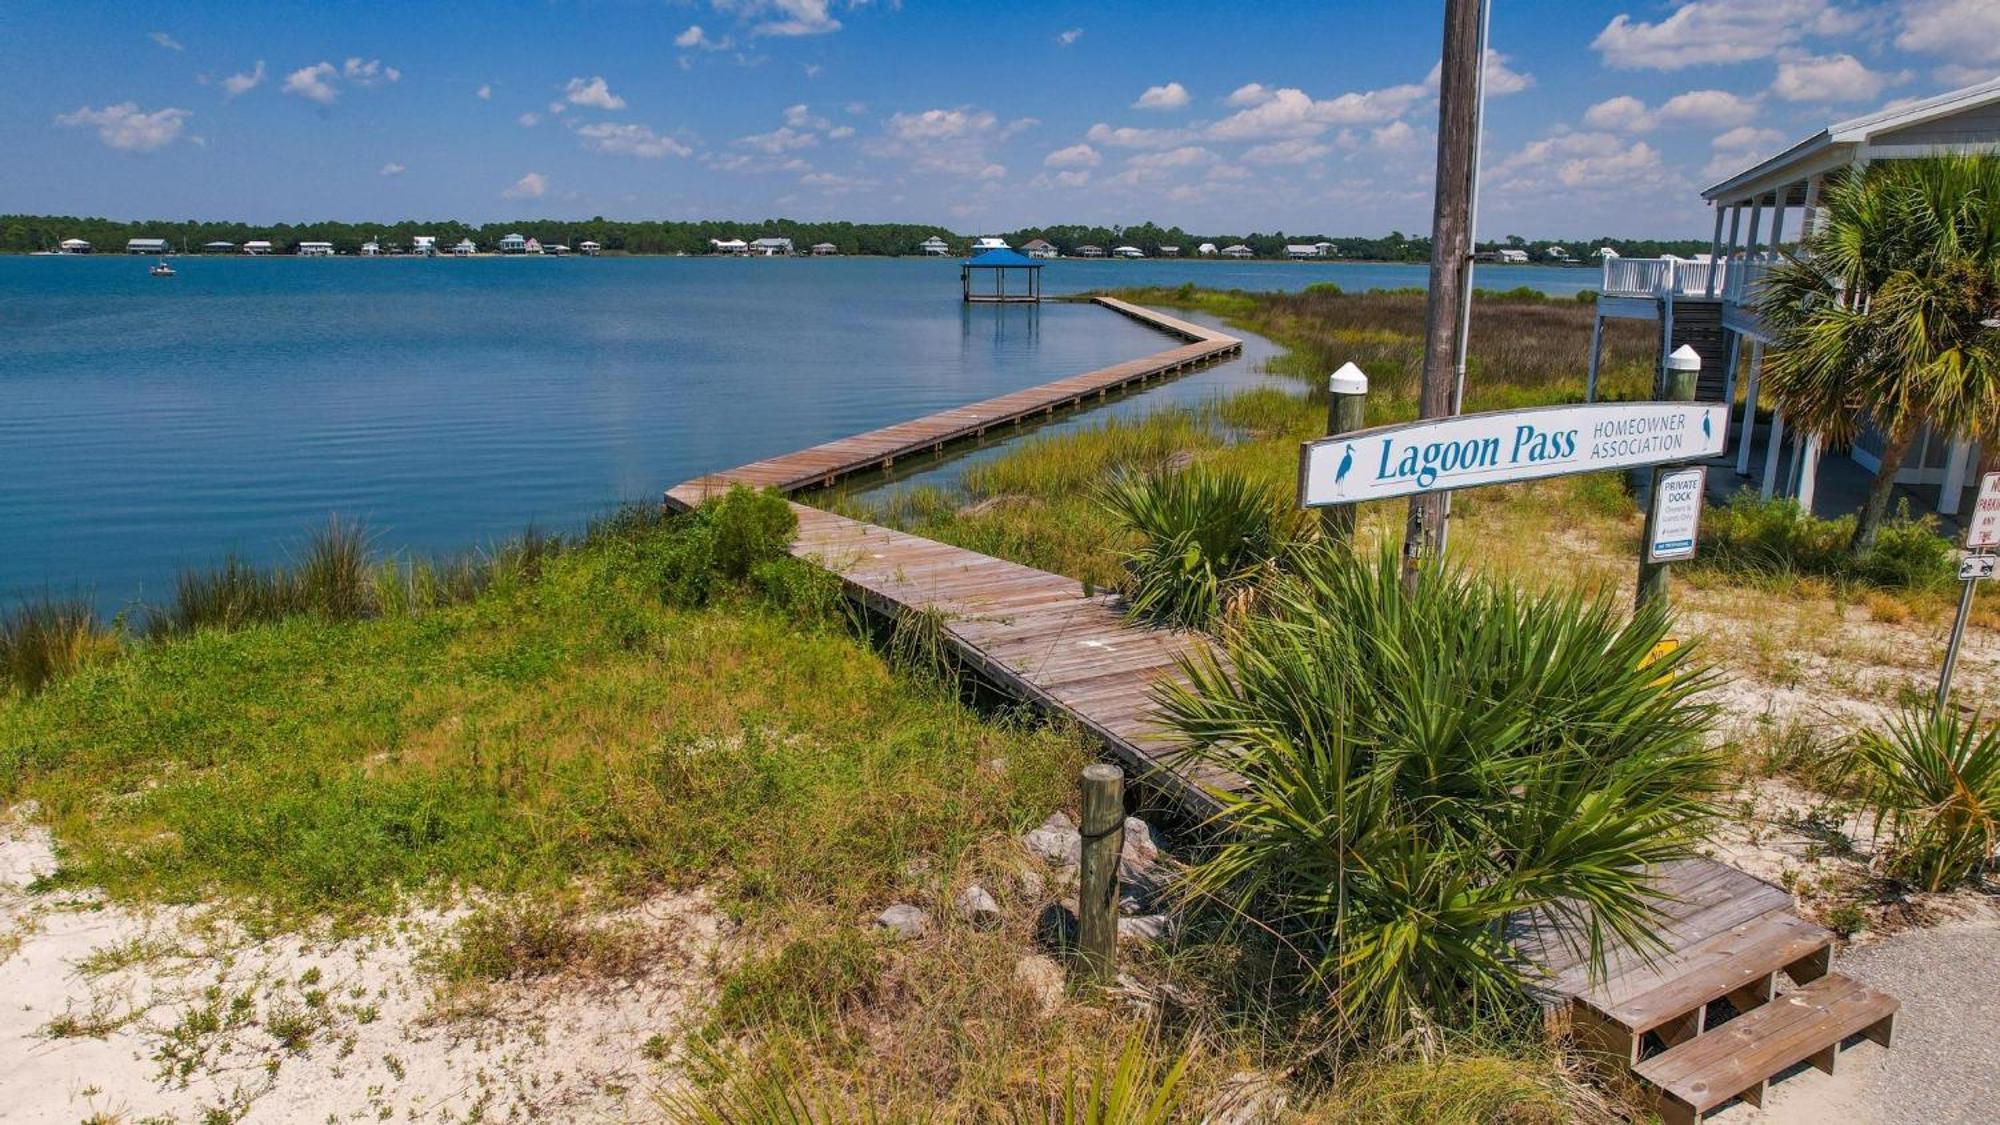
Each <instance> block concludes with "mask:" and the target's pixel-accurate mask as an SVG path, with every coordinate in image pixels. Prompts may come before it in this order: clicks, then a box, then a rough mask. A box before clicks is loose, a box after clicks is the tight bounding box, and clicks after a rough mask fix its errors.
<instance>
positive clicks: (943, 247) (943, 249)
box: [917, 235, 951, 258]
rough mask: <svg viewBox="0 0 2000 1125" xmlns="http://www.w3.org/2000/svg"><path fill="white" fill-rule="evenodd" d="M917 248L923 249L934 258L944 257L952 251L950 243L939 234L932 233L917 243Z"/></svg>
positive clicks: (928, 255)
mask: <svg viewBox="0 0 2000 1125" xmlns="http://www.w3.org/2000/svg"><path fill="white" fill-rule="evenodd" d="M917 249H918V250H920V251H922V252H923V253H924V254H925V255H926V256H927V257H932V258H942V257H945V256H946V255H948V254H950V253H951V246H950V244H948V243H947V242H945V240H944V239H942V238H939V237H938V236H937V235H931V236H930V237H929V238H926V239H924V240H923V241H922V242H919V243H917Z"/></svg>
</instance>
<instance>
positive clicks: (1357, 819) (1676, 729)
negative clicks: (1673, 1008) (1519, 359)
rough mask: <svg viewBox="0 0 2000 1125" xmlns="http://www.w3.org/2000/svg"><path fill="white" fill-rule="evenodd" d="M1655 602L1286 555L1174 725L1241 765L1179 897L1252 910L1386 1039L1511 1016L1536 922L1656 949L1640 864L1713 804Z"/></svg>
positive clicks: (1366, 1029)
mask: <svg viewBox="0 0 2000 1125" xmlns="http://www.w3.org/2000/svg"><path fill="white" fill-rule="evenodd" d="M1666 629H1667V620H1666V618H1665V617H1664V616H1663V615H1662V613H1661V612H1660V611H1657V610H1647V611H1642V612H1641V613H1640V614H1639V615H1638V616H1637V617H1635V618H1632V619H1630V620H1626V619H1625V618H1624V616H1623V615H1622V614H1621V613H1620V612H1618V611H1617V610H1615V609H1614V608H1613V607H1612V606H1610V605H1609V604H1608V603H1606V602H1604V601H1583V600H1580V599H1578V598H1576V597H1574V596H1567V595H1555V594H1546V595H1533V594H1526V593H1522V592H1519V591H1517V590H1515V589H1513V588H1511V587H1508V586H1505V585H1494V584H1488V583H1486V582H1483V581H1479V580H1476V579H1474V578H1472V577H1469V576H1467V575H1465V574H1463V573H1462V572H1458V571H1455V570H1452V569H1450V568H1446V567H1439V568H1434V569H1426V570H1425V571H1423V572H1422V574H1421V576H1420V577H1419V578H1418V579H1417V581H1416V584H1415V588H1414V590H1412V591H1410V592H1407V593H1406V592H1405V589H1404V587H1403V585H1402V582H1401V579H1400V577H1399V567H1398V566H1397V564H1396V561H1395V559H1394V558H1393V557H1392V556H1390V555H1388V554H1386V553H1385V554H1384V555H1383V556H1382V557H1380V558H1378V559H1376V560H1375V561H1373V562H1372V563H1371V562H1369V561H1367V560H1357V559H1356V558H1354V557H1353V556H1351V555H1350V554H1348V553H1347V552H1345V551H1341V550H1338V549H1334V548H1330V547H1325V546H1314V547H1310V548H1305V549H1302V550H1301V551H1299V552H1297V553H1296V554H1295V556H1294V558H1293V559H1292V560H1291V563H1290V566H1289V568H1288V573H1287V574H1286V575H1285V576H1283V577H1280V578H1278V579H1277V580H1275V581H1274V582H1273V583H1271V584H1269V585H1268V586H1267V587H1266V588H1265V589H1264V591H1263V592H1262V594H1261V595H1260V599H1259V604H1258V608H1257V609H1256V611H1255V612H1254V613H1252V614H1251V615H1250V616H1249V617H1248V618H1247V619H1245V620H1244V621H1242V622H1240V623H1239V624H1237V625H1236V626H1235V627H1233V628H1231V629H1230V630H1229V631H1228V633H1227V634H1226V635H1225V638H1224V643H1223V645H1222V649H1223V652H1222V654H1221V655H1220V656H1206V655H1198V656H1196V657H1193V658H1191V660H1190V662H1189V663H1188V665H1187V668H1186V672H1187V674H1188V680H1189V682H1188V683H1187V684H1186V685H1185V686H1168V687H1166V688H1165V689H1163V697H1162V703H1163V712H1164V715H1165V718H1166V721H1167V723H1168V725H1169V726H1170V727H1171V728H1172V729H1174V730H1175V731H1177V732H1178V733H1179V734H1180V735H1181V736H1182V737H1183V738H1184V739H1185V741H1186V742H1187V744H1189V745H1190V746H1191V747H1193V748H1194V749H1195V750H1196V752H1197V753H1198V754H1204V755H1209V756H1212V757H1213V758H1214V760H1215V762H1216V764H1218V765H1221V766H1224V767H1225V768H1227V769H1229V770H1232V771H1234V772H1235V773H1236V774H1238V775H1240V776H1241V777H1242V778H1243V779H1244V781H1245V785H1244V787H1243V788H1242V789H1240V790H1239V791H1237V792H1235V793H1231V794H1227V795H1226V796H1225V797H1224V801H1225V808H1224V810H1223V811H1222V812H1221V813H1220V814H1218V819H1219V822H1220V826H1221V827H1223V828H1224V829H1225V830H1226V831H1225V832H1223V833H1222V835H1221V839H1222V843H1221V844H1220V845H1219V846H1218V847H1217V849H1216V850H1215V851H1214V852H1213V853H1212V855H1211V856H1210V858H1208V859H1207V860H1206V861H1205V862H1203V863H1202V864H1200V865H1199V866H1197V867H1196V868H1195V869H1194V871H1193V873H1192V877H1191V879H1190V881H1189V884H1188V889H1189V890H1190V891H1191V892H1192V893H1194V894H1198V895H1201V896H1204V897H1209V898H1214V899H1220V900H1221V901H1223V902H1225V903H1228V904H1230V905H1232V906H1234V907H1236V908H1239V909H1243V910H1245V911H1248V910H1250V909H1251V908H1252V907H1253V906H1254V907H1255V909H1256V913H1257V914H1258V916H1260V917H1261V918H1263V919H1265V920H1267V921H1275V923H1276V924H1277V925H1278V926H1280V927H1282V928H1283V929H1284V931H1285V932H1286V933H1287V934H1288V935H1289V937H1290V939H1291V940H1292V941H1293V942H1294V944H1295V946H1296V947H1297V948H1298V949H1300V950H1301V951H1302V954H1303V956H1304V959H1305V961H1306V964H1307V968H1308V970H1309V976H1310V983H1311V984H1313V985H1317V986H1319V987H1323V988H1325V989H1327V990H1328V991H1330V992H1332V993H1333V994H1334V995H1335V996H1336V997H1337V1001H1338V1004H1339V1006H1340V1008H1341V1015H1342V1017H1343V1022H1344V1023H1345V1025H1346V1026H1347V1027H1348V1028H1349V1029H1351V1030H1354V1031H1358V1032H1361V1033H1363V1034H1367V1033H1373V1034H1375V1035H1378V1036H1386V1037H1394V1036H1397V1035H1400V1034H1402V1033H1404V1032H1406V1031H1408V1030H1410V1029H1411V1028H1412V1027H1413V1026H1415V1025H1422V1024H1425V1023H1431V1022H1437V1021H1442V1020H1447V1019H1452V1018H1456V1017H1463V1016H1465V1015H1467V1014H1468V1013H1470V1012H1471V1011H1474V1010H1480V1009H1493V1008H1504V1007H1507V1006H1510V1005H1513V1004H1517V1003H1518V1002H1519V998H1520V986H1521V984H1522V983H1523V974H1524V969H1523V968H1522V966H1521V963H1520V960H1519V958H1518V957H1517V955H1516V951H1515V950H1514V948H1513V947H1512V945H1511V943H1510V941H1509V931H1508V925H1509V923H1510V922H1511V921H1515V920H1518V919H1520V918H1521V917H1523V916H1524V915H1525V914H1526V913H1527V912H1529V911H1536V912H1540V913H1541V914H1542V915H1543V916H1545V917H1547V918H1549V919H1551V920H1552V921H1553V922H1554V923H1555V924H1556V925H1558V926H1560V927H1562V929H1563V931H1564V932H1565V933H1566V935H1567V938H1568V940H1570V941H1571V942H1573V943H1574V944H1575V946H1576V947H1578V948H1580V949H1584V950H1585V951H1587V952H1588V953H1590V954H1591V955H1592V956H1593V957H1597V956H1601V954H1602V951H1603V949H1604V947H1605V946H1606V945H1607V944H1608V943H1609V941H1610V940H1611V939H1622V940H1624V941H1628V942H1633V943H1636V944H1639V945H1641V946H1644V945H1646V944H1648V943H1649V942H1652V941H1653V940H1655V939H1654V938H1653V936H1652V929H1651V927H1652V925H1653V921H1654V916H1653V911H1652V908H1651V907H1650V906H1649V904H1648V899H1647V892H1648V889H1649V885H1650V878H1649V875H1648V865H1649V864H1654V863H1658V862H1661V861H1664V860H1669V859H1674V858H1678V857H1682V856H1686V855H1687V854H1689V852H1690V846H1691V844H1692V842H1693V841H1694V840H1695V838H1696V837H1697V835H1698V833H1699V830H1700V829H1701V827H1702V826H1703V825H1704V824H1705V823H1706V822H1707V821H1708V819H1709V818H1710V816H1712V815H1713V811H1714V810H1713V807H1712V804H1711V799H1712V798H1713V796H1714V795H1715V794H1716V793H1717V791H1718V786H1719V781H1718V777H1719V769H1720V766H1719V762H1718V759H1717V757H1716V754H1715V752H1714V751H1712V750H1710V749H1708V748H1707V746H1706V739H1705V737H1704V734H1705V732H1706V731H1707V729H1708V727H1709V724H1710V721H1711V708H1710V707H1709V706H1708V705H1707V704H1704V703H1702V702H1700V701H1699V700H1698V698H1697V697H1698V695H1699V694H1700V692H1701V690H1702V688H1703V687H1704V685H1705V684H1706V682H1707V677H1706V675H1705V673H1703V672H1701V671H1699V670H1698V669H1695V668H1694V667H1693V666H1691V665H1690V664H1689V656H1688V650H1687V649H1686V648H1682V649H1679V650H1677V651H1674V652H1671V653H1669V654H1668V655H1666V656H1664V657H1660V658H1657V659H1656V658H1654V657H1653V656H1652V655H1651V654H1652V652H1653V649H1654V646H1655V645H1656V644H1657V643H1658V642H1659V641H1660V640H1661V639H1662V637H1664V636H1665V634H1666Z"/></svg>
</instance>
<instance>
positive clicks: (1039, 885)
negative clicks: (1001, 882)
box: [1014, 871, 1048, 902]
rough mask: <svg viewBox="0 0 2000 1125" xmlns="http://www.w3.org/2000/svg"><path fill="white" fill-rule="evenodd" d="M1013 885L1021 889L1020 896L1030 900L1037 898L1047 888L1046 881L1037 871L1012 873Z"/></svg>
mask: <svg viewBox="0 0 2000 1125" xmlns="http://www.w3.org/2000/svg"><path fill="white" fill-rule="evenodd" d="M1014 885H1015V886H1016V887H1019V888H1020V890H1021V897H1022V898H1025V899H1027V900H1028V901H1030V902H1034V901H1037V900H1039V899H1040V898H1041V897H1042V892H1044V891H1046V890H1048V882H1047V880H1045V879H1043V878H1042V876H1041V874H1040V873H1039V872H1035V871H1020V872H1016V873H1015V875H1014Z"/></svg>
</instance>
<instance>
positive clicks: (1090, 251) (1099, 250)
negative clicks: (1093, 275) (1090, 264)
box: [1076, 243, 1104, 258]
mask: <svg viewBox="0 0 2000 1125" xmlns="http://www.w3.org/2000/svg"><path fill="white" fill-rule="evenodd" d="M1076 256H1077V257H1079V258H1102V257H1103V256H1104V247H1102V246H1092V245H1090V244H1089V243H1085V244H1084V245H1082V246H1079V247H1077V248H1076Z"/></svg>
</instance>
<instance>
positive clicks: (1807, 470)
mask: <svg viewBox="0 0 2000 1125" xmlns="http://www.w3.org/2000/svg"><path fill="white" fill-rule="evenodd" d="M1799 437H1800V438H1803V439H1804V444H1803V445H1801V446H1800V447H1799V450H1798V453H1797V455H1796V457H1795V460H1797V461H1798V463H1799V464H1798V483H1797V484H1796V485H1795V486H1794V487H1793V488H1792V494H1793V495H1794V496H1797V497H1798V498H1799V510H1800V511H1803V512H1804V513H1806V514H1807V515H1811V514H1812V506H1813V493H1814V492H1815V491H1817V487H1818V485H1819V435H1818V434H1800V435H1799Z"/></svg>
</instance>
